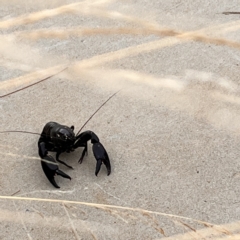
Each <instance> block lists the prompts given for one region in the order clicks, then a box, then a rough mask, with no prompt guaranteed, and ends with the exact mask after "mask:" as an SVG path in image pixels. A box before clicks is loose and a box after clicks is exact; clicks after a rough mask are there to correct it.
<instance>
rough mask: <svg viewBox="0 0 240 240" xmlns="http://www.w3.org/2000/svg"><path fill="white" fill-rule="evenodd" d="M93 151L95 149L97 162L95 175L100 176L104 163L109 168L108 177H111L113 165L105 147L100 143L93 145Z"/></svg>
mask: <svg viewBox="0 0 240 240" xmlns="http://www.w3.org/2000/svg"><path fill="white" fill-rule="evenodd" d="M92 149H93V154H94V157H95V158H96V160H97V165H96V170H95V175H96V176H97V175H98V173H99V171H100V169H101V165H102V163H104V165H105V166H106V168H107V175H110V173H111V164H110V160H109V157H108V154H107V151H106V150H105V148H104V147H103V145H102V144H101V143H100V142H98V143H93V146H92Z"/></svg>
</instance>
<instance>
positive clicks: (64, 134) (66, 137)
mask: <svg viewBox="0 0 240 240" xmlns="http://www.w3.org/2000/svg"><path fill="white" fill-rule="evenodd" d="M89 140H91V143H92V144H93V146H92V150H93V154H94V156H95V158H96V160H97V164H96V170H95V175H96V176H97V174H98V172H99V171H100V168H101V165H102V163H104V164H105V166H106V168H107V174H108V175H109V174H110V173H111V164H110V161H109V157H108V154H107V151H106V150H105V148H104V147H103V145H102V144H101V143H100V141H99V138H98V136H97V135H96V134H95V133H94V132H92V131H85V132H82V133H80V134H79V135H78V134H77V135H75V133H74V126H71V127H67V126H65V125H61V124H59V123H56V122H49V123H47V124H46V125H45V126H44V128H43V131H42V133H41V135H40V138H39V140H38V150H39V156H40V157H41V159H42V161H41V164H42V169H43V171H44V173H45V175H46V176H47V178H48V180H49V181H50V182H51V183H52V185H53V186H54V187H56V188H59V186H58V185H57V184H56V182H55V180H54V176H55V175H60V176H62V177H64V178H68V179H70V180H71V177H69V176H68V175H67V174H65V173H64V172H62V171H61V170H59V168H58V166H57V165H56V161H57V162H60V163H62V164H64V165H65V166H67V167H68V168H72V167H71V166H69V165H68V164H66V163H65V162H63V161H62V160H60V159H59V156H60V154H61V153H64V152H68V153H70V152H72V151H74V150H75V149H76V148H78V147H84V149H83V152H82V155H81V157H80V159H79V161H78V162H79V163H82V161H83V158H84V156H85V154H87V149H88V147H87V142H88V141H89ZM48 151H50V152H56V161H55V160H54V158H53V157H52V156H50V155H48Z"/></svg>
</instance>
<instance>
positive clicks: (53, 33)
mask: <svg viewBox="0 0 240 240" xmlns="http://www.w3.org/2000/svg"><path fill="white" fill-rule="evenodd" d="M100 34H101V35H112V34H115V35H121V34H128V35H142V36H149V35H156V36H165V37H166V36H167V37H177V38H180V39H184V40H192V41H196V42H203V43H210V44H216V45H223V46H224V45H225V46H228V47H232V48H237V49H240V43H239V42H234V41H230V40H227V39H224V38H215V37H208V36H205V35H200V34H196V33H189V32H179V31H176V30H174V29H156V28H152V29H150V28H148V29H144V28H142V29H136V28H116V29H113V28H105V29H104V28H85V29H70V30H52V29H51V30H38V31H34V32H32V33H31V32H30V33H21V34H20V36H21V37H22V36H23V37H27V38H31V39H38V38H61V39H63V38H68V37H71V36H90V35H100Z"/></svg>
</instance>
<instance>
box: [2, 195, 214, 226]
mask: <svg viewBox="0 0 240 240" xmlns="http://www.w3.org/2000/svg"><path fill="white" fill-rule="evenodd" d="M0 199H4V200H19V201H38V202H51V203H63V204H77V205H84V206H88V207H94V208H99V209H103V210H104V209H106V208H110V209H119V210H128V211H134V212H139V213H142V214H155V215H160V216H165V217H172V218H177V219H185V220H190V221H193V222H197V223H200V224H203V225H204V224H205V225H212V226H214V224H212V223H208V222H205V221H201V220H197V219H194V218H189V217H183V216H179V215H174V214H167V213H162V212H157V211H151V210H145V209H141V208H132V207H123V206H116V205H107V204H100V203H89V202H80V201H70V200H61V199H47V198H29V197H17V196H1V195H0Z"/></svg>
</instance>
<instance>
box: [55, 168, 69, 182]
mask: <svg viewBox="0 0 240 240" xmlns="http://www.w3.org/2000/svg"><path fill="white" fill-rule="evenodd" d="M56 174H57V175H60V176H62V177H63V178H68V179H70V180H72V178H71V177H70V176H68V175H67V174H66V173H64V172H63V171H61V170H60V169H58V170H56Z"/></svg>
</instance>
